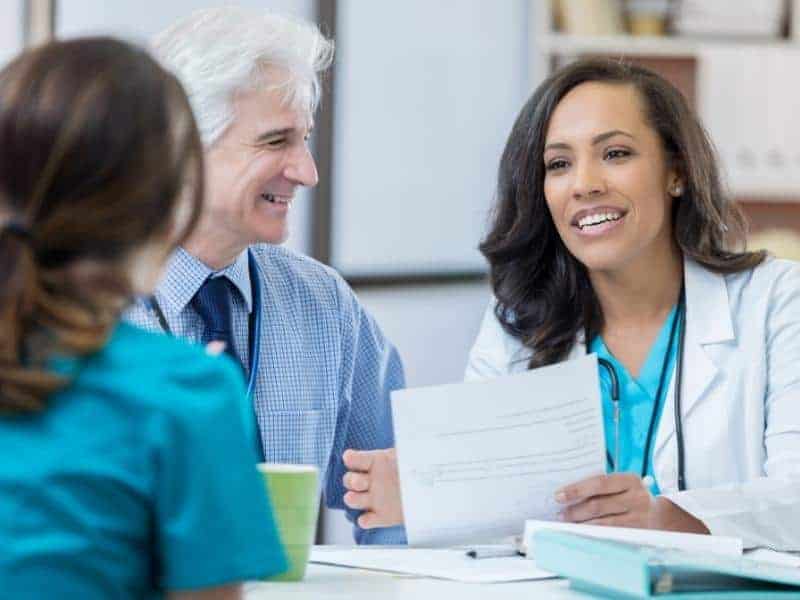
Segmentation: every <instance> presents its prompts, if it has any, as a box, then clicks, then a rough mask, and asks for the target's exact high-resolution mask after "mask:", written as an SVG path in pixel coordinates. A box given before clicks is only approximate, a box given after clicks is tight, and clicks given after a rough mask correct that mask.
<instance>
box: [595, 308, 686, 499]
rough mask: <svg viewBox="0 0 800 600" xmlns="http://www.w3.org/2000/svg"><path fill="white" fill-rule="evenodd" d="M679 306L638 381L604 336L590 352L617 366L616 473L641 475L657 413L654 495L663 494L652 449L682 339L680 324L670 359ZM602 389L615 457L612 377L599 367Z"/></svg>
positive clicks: (611, 451) (607, 432) (609, 446)
mask: <svg viewBox="0 0 800 600" xmlns="http://www.w3.org/2000/svg"><path fill="white" fill-rule="evenodd" d="M677 313H678V311H677V305H676V306H674V307H672V310H671V311H670V313H669V315H668V316H667V319H666V320H665V322H664V325H662V327H661V331H660V332H659V334H658V336H657V337H656V341H655V342H654V343H653V345H652V347H651V348H650V352H649V353H648V355H647V358H646V359H645V362H644V364H643V365H642V368H641V371H640V373H639V377H638V378H634V377H632V376H631V374H630V373H628V370H627V369H626V368H625V367H624V366H623V365H622V363H621V362H619V361H618V360H617V359H616V358H614V356H613V355H612V354H611V352H609V350H608V348H607V347H606V345H605V343H604V342H603V339H602V337H601V336H599V335H598V336H596V337H594V338H593V339H592V342H591V344H590V345H589V351H590V352H594V353H596V354H597V356H598V357H599V358H605V359H606V360H608V361H609V362H610V363H611V364H612V365H613V367H614V370H615V371H616V373H617V379H618V380H619V462H620V464H619V465H617V466H616V467H617V468H616V471H617V472H621V473H637V474H641V472H642V461H643V460H644V447H645V443H646V440H647V430H648V428H649V427H650V419H651V417H652V415H653V411H654V410H655V412H656V419H655V424H654V429H653V438H652V440H651V442H650V457H649V459H648V461H647V470H646V474H647V475H650V476H651V477H652V478H653V482H654V483H653V485H652V486H651V488H650V491H651V492H652V493H653V494H654V495H658V494H659V493H660V489H659V487H658V481H657V480H656V478H655V474H654V473H653V448H654V446H655V441H656V440H655V438H656V431H658V424H659V421H660V420H661V412H662V411H663V408H664V401H665V397H666V395H667V392H668V389H669V382H670V379H671V378H672V372H673V370H674V369H675V357H676V356H677V353H678V338H679V336H680V331H678V329H680V324H676V330H675V339H674V341H673V343H672V348H671V350H670V353H669V356H665V355H666V353H667V346H668V345H669V338H670V333H671V331H672V323H673V321H674V319H676V318H677V316H678V315H677ZM665 359H666V360H667V361H668V362H667V372H666V373H665V376H664V389H663V390H662V391H661V397H659V398H656V393H657V392H658V382H659V378H660V377H661V369H662V367H663V365H664V360H665ZM600 382H601V383H600V387H601V391H602V396H603V427H604V431H605V438H606V449H607V450H608V454H609V455H610V456H611V457H612V458H613V457H614V456H615V450H616V449H615V447H614V445H615V433H614V432H615V428H614V403H613V401H612V399H611V377H610V376H609V374H608V373H607V372H606V369H604V368H600ZM607 469H608V471H609V472H612V468H611V465H610V464H608V463H607Z"/></svg>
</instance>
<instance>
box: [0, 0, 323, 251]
mask: <svg viewBox="0 0 800 600" xmlns="http://www.w3.org/2000/svg"><path fill="white" fill-rule="evenodd" d="M4 1H6V0H0V3H2V2H4ZM226 4H236V5H237V6H243V7H245V8H264V9H265V10H271V11H273V12H277V13H282V14H289V15H293V16H295V17H300V18H303V19H306V20H308V21H312V20H313V19H314V0H236V2H231V1H230V0H169V1H168V2H159V1H157V0H145V1H144V2H131V1H130V0H59V1H58V2H57V3H56V35H57V36H58V37H62V38H64V37H75V36H82V35H97V34H105V35H115V36H119V37H122V38H124V39H127V40H129V41H133V42H136V43H138V44H140V45H144V46H146V45H147V44H148V41H149V40H150V38H152V37H153V36H154V35H155V34H157V33H159V32H160V31H162V30H163V29H166V28H167V27H169V25H171V24H172V23H173V22H174V21H177V20H178V19H181V18H183V17H186V16H188V15H190V14H191V13H192V12H194V11H196V10H199V9H201V8H210V7H214V6H223V5H226ZM312 210H313V208H312V193H311V192H310V191H309V190H308V189H306V188H301V189H299V190H298V191H297V195H296V197H295V201H294V204H293V205H292V212H291V213H290V216H289V230H290V234H289V240H288V241H287V242H286V245H287V246H288V247H289V248H291V249H293V250H296V251H298V252H302V253H306V254H308V253H310V251H311V247H312V241H311V240H312V237H311V221H310V220H311V211H312Z"/></svg>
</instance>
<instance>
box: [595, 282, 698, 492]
mask: <svg viewBox="0 0 800 600" xmlns="http://www.w3.org/2000/svg"><path fill="white" fill-rule="evenodd" d="M676 330H677V334H678V354H677V357H676V359H675V398H674V403H675V439H676V440H677V442H678V490H679V491H684V490H685V489H686V467H685V453H684V445H683V422H682V419H681V387H682V386H681V384H682V383H683V347H684V333H685V331H686V292H685V290H684V288H683V286H681V293H680V299H679V300H678V314H677V316H676V318H675V319H673V320H672V327H671V329H670V333H669V344H668V345H667V351H666V355H665V358H664V362H663V364H662V366H661V375H660V376H659V379H658V391H657V392H656V404H655V406H653V413H652V415H651V416H650V425H649V427H648V429H647V438H646V439H645V445H644V460H643V461H642V470H641V476H642V477H643V478H644V477H645V476H646V475H647V464H648V463H649V462H650V447H651V445H652V442H653V434H654V433H655V428H656V416H657V415H658V402H659V401H660V398H661V394H662V392H663V391H664V385H665V384H666V375H667V365H668V364H669V355H670V354H671V352H672V347H673V344H674V343H675V333H676ZM586 344H587V346H588V344H589V336H588V332H587V335H586ZM597 362H598V364H599V365H600V366H601V367H603V368H604V369H605V370H606V372H607V373H608V376H609V379H611V403H612V404H613V411H614V412H613V419H614V438H615V439H614V458H612V457H611V454H610V453H609V452H608V451H606V458H607V460H608V462H609V465H610V466H611V470H612V471H616V468H617V466H618V465H619V379H618V378H617V372H616V370H615V369H614V365H612V364H611V362H610V361H608V360H606V359H605V358H598V359H597Z"/></svg>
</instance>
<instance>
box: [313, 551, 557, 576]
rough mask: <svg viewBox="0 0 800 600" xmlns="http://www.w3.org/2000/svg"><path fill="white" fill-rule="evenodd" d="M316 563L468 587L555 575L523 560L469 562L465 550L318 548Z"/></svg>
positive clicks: (477, 560) (507, 558) (517, 558)
mask: <svg viewBox="0 0 800 600" xmlns="http://www.w3.org/2000/svg"><path fill="white" fill-rule="evenodd" d="M309 560H310V561H311V562H312V563H317V564H321V565H336V566H341V567H352V568H358V569H368V570H371V571H386V572H389V573H403V574H407V575H421V576H424V577H435V578H438V579H451V580H453V581H463V582H465V583H500V582H508V581H524V580H528V579H549V578H551V577H555V575H553V574H552V573H549V572H547V571H542V570H541V569H538V568H536V565H535V564H534V563H533V562H532V561H530V560H527V559H525V558H524V557H522V556H517V557H513V558H511V557H505V558H480V559H475V558H469V557H468V556H467V555H466V554H465V551H464V549H437V550H430V549H425V548H403V547H397V546H395V547H393V548H385V547H384V548H367V547H363V546H362V547H355V548H354V547H342V546H315V547H314V548H313V550H312V551H311V558H310V559H309Z"/></svg>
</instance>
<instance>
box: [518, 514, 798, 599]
mask: <svg viewBox="0 0 800 600" xmlns="http://www.w3.org/2000/svg"><path fill="white" fill-rule="evenodd" d="M534 539H535V542H536V566H538V567H539V568H541V569H544V570H546V571H551V572H553V573H556V574H558V575H561V576H562V577H566V578H568V579H569V580H570V587H572V588H575V589H577V590H580V591H583V592H588V593H590V594H594V595H598V596H601V597H610V598H664V599H670V600H671V599H685V600H700V599H702V600H769V599H770V598H781V599H783V598H798V599H800V569H795V568H791V567H782V566H776V565H771V564H766V563H760V562H757V561H754V560H749V559H747V558H726V557H715V556H708V555H702V554H692V553H689V552H682V551H678V550H664V549H658V548H652V547H649V546H637V545H634V544H627V543H624V542H615V541H610V540H600V539H596V538H590V537H586V536H582V535H577V534H574V533H565V532H563V531H547V530H544V531H539V532H537V533H536V535H535V537H534Z"/></svg>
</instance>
